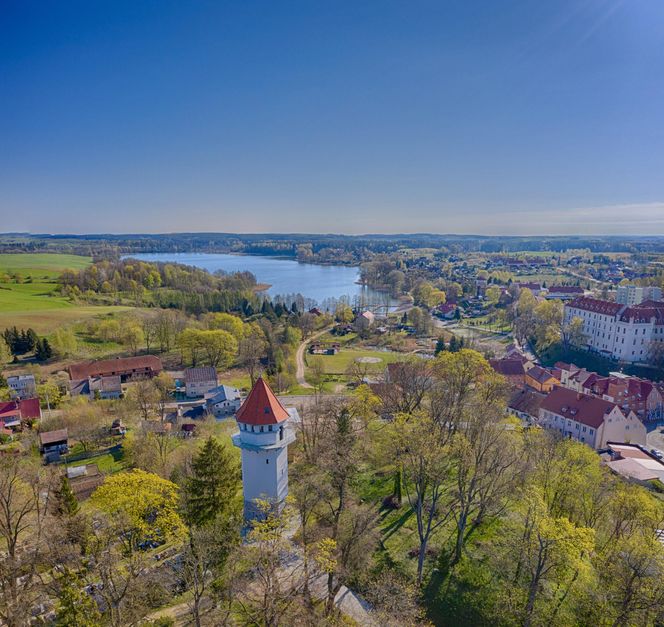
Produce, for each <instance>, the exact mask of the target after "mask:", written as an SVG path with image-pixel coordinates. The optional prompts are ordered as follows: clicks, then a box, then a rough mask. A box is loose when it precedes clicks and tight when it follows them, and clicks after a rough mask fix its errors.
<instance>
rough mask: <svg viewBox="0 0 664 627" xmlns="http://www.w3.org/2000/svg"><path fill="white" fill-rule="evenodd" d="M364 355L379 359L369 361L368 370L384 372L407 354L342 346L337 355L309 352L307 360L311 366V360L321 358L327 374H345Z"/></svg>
mask: <svg viewBox="0 0 664 627" xmlns="http://www.w3.org/2000/svg"><path fill="white" fill-rule="evenodd" d="M362 357H366V358H369V359H377V360H378V361H377V362H376V363H368V364H366V365H367V366H368V370H369V371H371V372H375V373H378V372H382V371H383V370H384V369H385V366H386V365H387V364H388V363H392V362H395V361H401V360H402V359H404V358H405V357H406V356H405V355H404V354H403V353H393V352H389V351H376V350H364V349H359V348H342V349H341V351H340V352H338V353H337V354H336V355H310V354H307V356H306V359H305V361H306V362H307V366H309V367H310V366H311V360H312V359H314V358H317V359H320V360H321V362H322V363H323V367H324V371H325V374H327V375H343V374H345V373H346V371H347V370H348V367H349V366H350V364H352V363H353V362H355V361H357V359H360V358H362Z"/></svg>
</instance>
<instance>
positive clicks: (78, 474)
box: [67, 464, 104, 501]
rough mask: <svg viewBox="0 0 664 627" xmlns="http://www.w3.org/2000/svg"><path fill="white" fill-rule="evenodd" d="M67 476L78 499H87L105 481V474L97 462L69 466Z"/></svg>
mask: <svg viewBox="0 0 664 627" xmlns="http://www.w3.org/2000/svg"><path fill="white" fill-rule="evenodd" d="M67 478H68V479H69V485H70V486H71V489H72V491H73V492H74V494H75V495H76V499H77V500H78V501H85V499H87V498H89V497H90V496H91V495H92V493H93V492H94V491H95V490H96V489H97V488H98V487H99V486H100V485H101V484H102V483H104V475H103V474H102V473H101V471H100V470H99V466H97V464H83V465H82V466H69V467H68V468H67Z"/></svg>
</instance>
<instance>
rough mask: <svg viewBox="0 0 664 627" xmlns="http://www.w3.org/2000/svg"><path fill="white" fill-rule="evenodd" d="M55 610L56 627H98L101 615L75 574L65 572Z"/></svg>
mask: <svg viewBox="0 0 664 627" xmlns="http://www.w3.org/2000/svg"><path fill="white" fill-rule="evenodd" d="M61 581H62V587H61V588H60V593H59V594H58V602H57V605H56V609H55V624H56V626H57V627H100V626H101V624H102V622H101V620H102V619H101V614H100V613H99V610H98V609H97V604H96V603H95V601H94V599H92V598H91V597H90V595H89V594H88V593H87V592H86V591H85V590H84V589H83V585H84V584H83V582H81V580H80V579H79V578H78V577H77V576H76V574H75V573H73V572H71V571H69V570H66V571H65V573H64V575H63V576H62V577H61Z"/></svg>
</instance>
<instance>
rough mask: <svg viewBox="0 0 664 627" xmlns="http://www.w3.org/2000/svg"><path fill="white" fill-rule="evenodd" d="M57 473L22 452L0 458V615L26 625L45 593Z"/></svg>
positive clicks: (12, 625) (7, 621) (12, 624)
mask: <svg viewBox="0 0 664 627" xmlns="http://www.w3.org/2000/svg"><path fill="white" fill-rule="evenodd" d="M53 487H54V485H53V476H52V475H51V474H50V473H48V472H47V471H46V470H45V469H43V468H41V467H40V466H38V465H35V464H33V463H32V462H31V461H30V460H26V459H24V458H21V456H19V455H2V456H0V543H2V553H1V555H0V619H1V620H2V621H3V622H4V623H5V624H7V625H9V626H10V627H19V626H20V625H26V624H28V623H29V620H30V610H31V609H32V607H33V606H34V605H35V604H36V602H37V599H38V598H39V597H40V596H41V593H42V591H41V589H40V585H39V584H40V581H39V574H40V572H41V571H42V569H43V567H44V563H45V557H46V555H45V554H46V552H47V549H48V546H47V544H46V542H45V539H46V533H47V529H48V525H49V522H50V520H51V506H50V499H51V496H52V492H53Z"/></svg>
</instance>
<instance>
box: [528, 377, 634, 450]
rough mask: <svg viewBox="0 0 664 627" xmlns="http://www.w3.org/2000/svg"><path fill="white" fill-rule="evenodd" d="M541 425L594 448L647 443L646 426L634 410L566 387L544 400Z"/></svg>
mask: <svg viewBox="0 0 664 627" xmlns="http://www.w3.org/2000/svg"><path fill="white" fill-rule="evenodd" d="M538 424H540V425H541V426H543V427H546V428H548V429H554V430H556V431H558V432H560V433H561V434H562V435H563V436H564V437H567V438H572V439H574V440H577V441H579V442H585V443H586V444H588V445H589V446H592V447H593V448H594V449H601V448H604V447H605V446H606V443H607V442H609V441H611V442H630V443H636V444H645V442H646V428H645V426H644V425H643V423H642V422H641V421H640V420H639V419H638V417H637V416H636V414H635V413H634V412H632V411H630V412H628V413H623V411H622V410H621V409H620V407H618V405H616V404H615V403H611V402H609V401H605V400H604V399H601V398H597V397H595V396H589V395H588V394H581V393H580V392H574V391H573V390H568V389H567V388H564V387H555V388H553V390H552V391H551V392H550V393H549V394H548V396H547V397H546V398H545V399H544V400H543V401H542V404H541V406H540V410H539V419H538Z"/></svg>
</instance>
